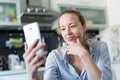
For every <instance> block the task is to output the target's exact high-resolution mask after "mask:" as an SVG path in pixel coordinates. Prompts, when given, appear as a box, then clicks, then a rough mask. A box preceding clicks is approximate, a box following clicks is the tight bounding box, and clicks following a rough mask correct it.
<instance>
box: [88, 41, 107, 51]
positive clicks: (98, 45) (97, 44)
mask: <svg viewBox="0 0 120 80" xmlns="http://www.w3.org/2000/svg"><path fill="white" fill-rule="evenodd" d="M89 46H90V47H93V48H99V49H100V48H106V47H107V44H106V42H104V41H97V40H90V41H89Z"/></svg>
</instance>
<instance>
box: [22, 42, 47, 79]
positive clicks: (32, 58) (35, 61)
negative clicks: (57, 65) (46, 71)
mask: <svg viewBox="0 0 120 80" xmlns="http://www.w3.org/2000/svg"><path fill="white" fill-rule="evenodd" d="M37 43H38V40H35V41H34V43H33V44H32V45H31V46H30V47H29V48H28V46H27V43H25V53H24V54H23V58H24V61H25V64H26V70H27V73H28V75H29V77H30V79H31V80H33V79H34V80H38V79H40V78H39V75H38V72H37V70H38V68H39V67H40V66H41V65H43V64H44V63H45V61H46V59H45V56H46V54H47V51H44V52H42V53H41V54H40V55H37V56H36V52H37V51H38V50H39V49H42V48H44V47H45V44H41V45H39V46H36V44H37Z"/></svg>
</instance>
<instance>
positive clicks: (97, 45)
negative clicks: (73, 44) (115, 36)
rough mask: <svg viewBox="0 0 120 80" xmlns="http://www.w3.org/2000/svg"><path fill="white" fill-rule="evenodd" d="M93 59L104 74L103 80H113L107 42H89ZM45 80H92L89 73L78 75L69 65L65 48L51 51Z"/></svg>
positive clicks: (83, 72)
mask: <svg viewBox="0 0 120 80" xmlns="http://www.w3.org/2000/svg"><path fill="white" fill-rule="evenodd" d="M89 45H91V47H89V52H90V55H91V58H92V59H93V61H94V62H95V64H96V65H97V66H98V68H99V69H100V70H101V72H102V77H101V80H112V71H111V63H110V57H109V52H108V47H107V44H106V43H105V42H102V41H92V42H89ZM44 80H90V79H89V77H88V75H87V71H86V70H85V69H83V70H82V73H81V74H80V75H78V73H77V72H76V71H75V69H74V67H73V66H72V65H71V64H70V63H69V61H68V56H67V52H66V49H65V48H58V49H55V50H53V51H51V52H50V53H49V55H48V57H47V60H46V64H45V73H44Z"/></svg>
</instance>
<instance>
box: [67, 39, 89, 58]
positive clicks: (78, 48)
mask: <svg viewBox="0 0 120 80" xmlns="http://www.w3.org/2000/svg"><path fill="white" fill-rule="evenodd" d="M67 51H68V54H72V55H78V56H80V55H82V54H84V53H86V52H87V50H86V49H85V48H84V46H83V45H82V44H81V42H80V39H79V37H77V39H76V41H75V42H72V43H69V44H68V45H67Z"/></svg>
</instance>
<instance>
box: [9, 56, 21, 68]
mask: <svg viewBox="0 0 120 80" xmlns="http://www.w3.org/2000/svg"><path fill="white" fill-rule="evenodd" d="M18 65H20V59H19V56H18V55H15V54H9V55H8V66H9V69H10V70H16V66H18Z"/></svg>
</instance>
